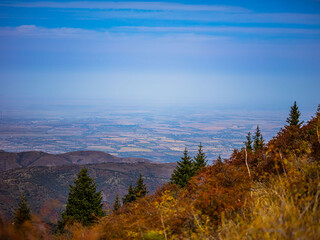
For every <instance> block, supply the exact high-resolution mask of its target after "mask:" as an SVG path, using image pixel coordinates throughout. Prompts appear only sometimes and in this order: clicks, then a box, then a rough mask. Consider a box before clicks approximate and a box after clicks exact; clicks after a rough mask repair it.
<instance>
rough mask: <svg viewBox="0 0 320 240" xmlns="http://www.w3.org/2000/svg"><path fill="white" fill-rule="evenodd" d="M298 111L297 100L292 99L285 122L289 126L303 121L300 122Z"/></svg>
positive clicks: (297, 124)
mask: <svg viewBox="0 0 320 240" xmlns="http://www.w3.org/2000/svg"><path fill="white" fill-rule="evenodd" d="M300 115H301V113H300V111H299V109H298V106H297V102H296V101H294V104H293V106H292V107H291V110H290V113H289V117H288V118H287V123H288V124H289V126H299V127H300V125H301V124H302V123H303V122H300V120H299V118H300Z"/></svg>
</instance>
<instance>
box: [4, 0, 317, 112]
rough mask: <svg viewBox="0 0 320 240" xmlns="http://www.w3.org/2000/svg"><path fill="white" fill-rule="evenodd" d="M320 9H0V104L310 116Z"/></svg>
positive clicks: (191, 5)
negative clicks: (303, 111)
mask: <svg viewBox="0 0 320 240" xmlns="http://www.w3.org/2000/svg"><path fill="white" fill-rule="evenodd" d="M319 63H320V1H311V0H301V1H281V0H270V1H257V0H252V1H251V0H248V1H227V0H225V1H199V0H198V1H156V2H146V1H145V2H138V1H114V2H110V1H0V81H1V88H0V99H2V100H7V99H15V100H19V101H24V100H25V99H33V100H36V101H39V100H41V101H42V100H44V99H46V100H50V99H51V100H53V101H54V100H56V99H59V100H60V101H61V100H64V99H68V100H70V99H73V100H75V101H77V100H85V99H91V100H109V101H113V102H117V103H123V104H148V105H151V106H152V105H161V106H174V105H202V106H203V105H205V106H240V107H245V106H250V107H257V108H259V107H262V106H265V107H271V108H272V107H274V108H282V107H285V108H287V107H288V106H290V105H291V104H292V102H293V101H294V100H297V101H298V103H300V105H302V106H303V107H305V108H308V109H314V110H315V109H316V107H317V104H319V103H320V97H319V89H320V79H319V76H320V66H319V65H320V64H319Z"/></svg>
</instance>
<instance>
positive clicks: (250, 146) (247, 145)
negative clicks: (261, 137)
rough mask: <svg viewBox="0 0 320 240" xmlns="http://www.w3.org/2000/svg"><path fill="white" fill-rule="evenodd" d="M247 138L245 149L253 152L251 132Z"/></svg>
mask: <svg viewBox="0 0 320 240" xmlns="http://www.w3.org/2000/svg"><path fill="white" fill-rule="evenodd" d="M246 138H247V141H246V142H244V144H245V147H246V149H247V150H251V151H252V150H253V149H252V139H251V132H248V135H247V136H246Z"/></svg>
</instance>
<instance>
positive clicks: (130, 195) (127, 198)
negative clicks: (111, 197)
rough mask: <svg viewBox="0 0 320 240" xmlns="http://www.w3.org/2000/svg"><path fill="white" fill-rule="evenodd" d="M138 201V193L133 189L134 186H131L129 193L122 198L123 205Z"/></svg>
mask: <svg viewBox="0 0 320 240" xmlns="http://www.w3.org/2000/svg"><path fill="white" fill-rule="evenodd" d="M136 199H137V196H136V192H135V191H134V188H133V187H132V184H130V186H129V189H128V193H127V194H126V195H124V197H123V198H122V202H123V204H127V203H131V202H133V201H135V200H136Z"/></svg>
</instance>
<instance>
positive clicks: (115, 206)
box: [113, 193, 121, 212]
mask: <svg viewBox="0 0 320 240" xmlns="http://www.w3.org/2000/svg"><path fill="white" fill-rule="evenodd" d="M120 208H121V203H120V200H119V195H118V193H117V194H116V198H115V200H114V204H113V212H116V211H118V210H119V209H120Z"/></svg>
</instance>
